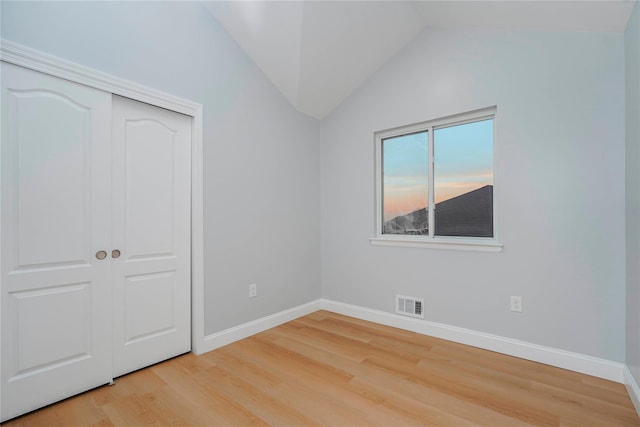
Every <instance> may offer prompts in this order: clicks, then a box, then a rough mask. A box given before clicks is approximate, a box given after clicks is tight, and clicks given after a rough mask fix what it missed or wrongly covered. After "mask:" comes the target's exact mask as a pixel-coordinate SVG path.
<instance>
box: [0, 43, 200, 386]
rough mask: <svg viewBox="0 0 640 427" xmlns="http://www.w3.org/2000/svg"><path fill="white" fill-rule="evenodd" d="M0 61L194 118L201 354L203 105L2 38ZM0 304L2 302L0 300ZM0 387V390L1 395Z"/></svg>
mask: <svg viewBox="0 0 640 427" xmlns="http://www.w3.org/2000/svg"><path fill="white" fill-rule="evenodd" d="M0 60H2V61H4V62H9V63H12V64H15V65H20V66H22V67H25V68H29V69H32V70H35V71H40V72H43V73H46V74H49V75H52V76H54V77H59V78H62V79H66V80H70V81H72V82H75V83H80V84H83V85H85V86H89V87H92V88H95V89H100V90H103V91H105V92H110V93H112V94H115V95H120V96H123V97H126V98H131V99H134V100H136V101H141V102H145V103H147V104H151V105H155V106H157V107H161V108H165V109H167V110H172V111H175V112H178V113H182V114H185V115H187V116H190V117H192V118H193V120H192V125H191V126H192V129H191V138H192V149H191V351H192V352H193V353H195V354H201V353H204V352H205V351H206V350H207V349H206V345H205V335H204V238H203V233H204V225H203V218H204V215H203V165H202V158H203V133H202V128H203V118H202V104H198V103H196V102H193V101H190V100H187V99H184V98H180V97H177V96H174V95H171V94H168V93H165V92H162V91H158V90H156V89H153V88H150V87H147V86H144V85H140V84H138V83H134V82H131V81H128V80H124V79H121V78H119V77H116V76H113V75H111V74H107V73H104V72H102V71H99V70H96V69H94V68H89V67H85V66H83V65H80V64H77V63H74V62H71V61H68V60H66V59H63V58H59V57H57V56H54V55H50V54H48V53H44V52H41V51H39V50H36V49H32V48H30V47H27V46H24V45H21V44H18V43H15V42H12V41H9V40H5V39H2V40H0ZM0 303H1V301H0ZM1 393H2V390H0V396H1Z"/></svg>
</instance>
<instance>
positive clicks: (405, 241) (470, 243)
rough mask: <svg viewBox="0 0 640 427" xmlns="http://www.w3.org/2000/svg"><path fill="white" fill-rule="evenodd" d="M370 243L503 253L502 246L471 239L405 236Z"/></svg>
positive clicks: (380, 238)
mask: <svg viewBox="0 0 640 427" xmlns="http://www.w3.org/2000/svg"><path fill="white" fill-rule="evenodd" d="M369 242H370V243H371V244H372V245H374V246H401V247H407V248H424V249H447V250H457V251H476V252H502V244H501V243H496V242H494V241H488V242H483V241H474V240H471V239H464V240H454V239H450V240H449V239H447V240H445V239H440V240H438V239H431V238H429V239H427V238H417V237H414V236H404V237H402V238H393V237H386V235H385V236H382V237H373V238H370V239H369Z"/></svg>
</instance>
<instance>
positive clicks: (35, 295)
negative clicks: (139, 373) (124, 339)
mask: <svg viewBox="0 0 640 427" xmlns="http://www.w3.org/2000/svg"><path fill="white" fill-rule="evenodd" d="M110 122H111V95H110V94H108V93H104V92H101V91H98V90H94V89H90V88H87V87H85V86H82V85H78V84H74V83H71V82H68V81H65V80H61V79H57V78H54V77H51V76H48V75H46V74H42V73H38V72H35V71H31V70H27V69H23V68H21V67H17V66H14V65H11V64H7V63H4V62H3V63H2V148H1V151H0V157H1V162H2V163H1V164H2V173H1V178H0V179H1V189H2V192H1V197H0V200H1V207H0V209H1V214H2V215H1V217H2V225H1V228H0V245H1V251H0V252H1V253H2V261H1V266H0V270H1V280H2V284H1V286H0V288H1V293H0V304H1V308H2V310H1V311H2V314H1V315H0V318H1V337H2V338H1V356H2V368H1V378H2V415H1V417H2V419H8V418H11V417H13V416H16V415H19V414H22V413H24V412H27V411H29V410H32V409H36V408H38V407H40V406H43V405H45V404H48V403H51V402H53V401H56V400H59V399H63V398H66V397H68V396H71V395H73V394H76V393H78V392H81V391H84V390H87V389H90V388H93V387H95V386H98V385H100V384H104V383H107V382H109V380H110V379H111V378H112V360H111V352H112V343H111V341H110V340H106V339H104V337H105V336H108V335H109V334H110V333H111V327H112V311H111V305H110V304H105V303H104V302H105V301H111V298H112V291H111V281H112V277H111V269H110V266H109V264H108V262H105V261H98V260H97V259H96V258H95V257H94V256H93V254H94V253H95V252H96V251H98V250H104V249H107V248H109V247H110V245H111V242H110V240H111V220H110V218H111V212H109V210H108V206H109V195H110V192H111V188H110V186H111V175H110Z"/></svg>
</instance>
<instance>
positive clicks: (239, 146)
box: [1, 1, 320, 334]
mask: <svg viewBox="0 0 640 427" xmlns="http://www.w3.org/2000/svg"><path fill="white" fill-rule="evenodd" d="M1 4H2V6H1V7H2V37H3V38H6V39H8V40H12V41H15V42H18V43H21V44H24V45H27V46H30V47H32V48H35V49H39V50H42V51H45V52H48V53H51V54H53V55H57V56H59V57H62V58H65V59H68V60H71V61H75V62H77V63H80V64H82V65H86V66H89V67H93V68H97V69H99V70H102V71H105V72H107V73H111V74H114V75H116V76H118V77H122V78H125V79H128V80H131V81H134V82H138V83H142V84H144V85H147V86H150V87H153V88H156V89H159V90H163V91H166V92H169V93H171V94H174V95H178V96H181V97H184V98H187V99H191V100H193V101H196V102H200V103H202V104H203V105H204V191H205V194H204V204H205V212H204V214H205V220H204V230H205V236H204V240H205V277H204V278H205V299H206V300H205V311H206V319H205V329H206V333H207V334H211V333H213V332H216V331H220V330H224V329H227V328H229V327H232V326H235V325H238V324H241V323H243V322H247V321H250V320H254V319H257V318H261V317H263V316H266V315H269V314H272V313H274V312H278V311H281V310H285V309H287V308H290V307H294V306H297V305H300V304H303V303H306V302H309V301H312V300H315V299H317V298H319V297H320V245H319V239H320V216H319V209H320V207H319V203H320V196H319V191H320V163H319V156H320V154H319V148H318V123H317V121H315V120H312V119H310V118H308V117H306V116H303V115H302V114H300V113H298V112H297V111H295V110H294V109H293V108H292V107H291V106H290V104H289V103H288V102H287V101H286V100H285V99H284V97H283V96H282V95H281V94H280V93H279V92H278V91H277V90H276V89H275V88H274V87H273V85H272V84H271V82H270V81H269V80H268V79H267V78H266V77H265V76H264V75H263V74H262V72H261V71H259V70H258V69H257V68H256V66H255V65H254V64H253V63H252V62H251V60H250V59H249V58H248V57H247V56H246V55H245V54H244V52H243V51H242V50H241V49H240V48H239V47H238V46H237V45H236V43H235V42H234V41H233V40H232V39H231V38H230V37H229V35H228V34H227V33H226V32H225V31H224V30H223V29H222V27H221V26H220V25H219V24H218V22H217V21H216V20H215V19H214V18H213V17H211V15H210V14H209V13H208V12H207V11H206V10H205V9H204V8H203V7H202V6H201V4H200V3H197V2H194V3H185V2H142V3H130V2H100V3H98V2H68V3H67V2H7V1H2V3H1ZM250 283H257V285H258V297H257V298H254V299H249V297H248V296H249V289H248V287H249V284H250Z"/></svg>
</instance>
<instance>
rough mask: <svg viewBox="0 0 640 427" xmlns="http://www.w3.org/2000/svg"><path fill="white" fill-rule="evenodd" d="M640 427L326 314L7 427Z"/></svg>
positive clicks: (514, 363) (436, 348)
mask: <svg viewBox="0 0 640 427" xmlns="http://www.w3.org/2000/svg"><path fill="white" fill-rule="evenodd" d="M164 425H167V426H168V425H172V426H175V425H184V426H189V425H192V426H250V425H251V426H267V425H271V426H320V425H322V426H344V425H350V426H422V425H430V426H519V427H522V426H532V425H533V426H546V425H548V426H581V427H584V426H640V418H639V417H638V414H637V413H636V412H635V409H634V407H633V404H632V403H631V400H630V399H629V396H628V394H627V392H626V389H625V387H624V386H623V385H622V384H617V383H614V382H611V381H606V380H603V379H601V378H594V377H590V376H587V375H583V374H580V373H576V372H571V371H566V370H563V369H558V368H554V367H551V366H547V365H542V364H539V363H535V362H531V361H527V360H523V359H518V358H514V357H510V356H506V355H502V354H498V353H494V352H491V351H487V350H482V349H478V348H474V347H469V346H465V345H462V344H457V343H453V342H449V341H445V340H441V339H437V338H433V337H428V336H424V335H420V334H417V333H414V332H410V331H404V330H400V329H396V328H391V327H387V326H384V325H379V324H374V323H370V322H367V321H364V320H360V319H353V318H350V317H347V316H343V315H340V314H336V313H331V312H328V311H317V312H315V313H312V314H310V315H307V316H304V317H302V318H299V319H296V320H293V321H291V322H288V323H286V324H284V325H281V326H278V327H276V328H273V329H270V330H268V331H265V332H263V333H260V334H257V335H254V336H252V337H249V338H246V339H244V340H240V341H238V342H235V343H233V344H230V345H228V346H225V347H223V348H220V349H217V350H214V351H212V352H209V353H207V354H204V355H201V356H195V355H193V354H186V355H183V356H179V357H177V358H174V359H171V360H168V361H165V362H162V363H159V364H157V365H154V366H151V367H149V368H146V369H143V370H140V371H137V372H134V373H131V374H129V375H126V376H123V377H121V378H118V379H117V380H116V384H115V385H114V386H110V387H108V386H105V387H100V388H97V389H95V390H91V391H89V392H86V393H83V394H81V395H79V396H75V397H72V398H70V399H66V400H64V401H62V402H59V403H57V404H55V405H51V406H48V407H46V408H43V409H40V410H38V411H34V412H32V413H30V414H27V415H24V416H22V417H19V418H16V419H13V420H10V421H8V422H6V423H4V424H3V426H25V427H31V426H46V427H57V426H60V427H63V426H64V427H68V426H96V427H119V426H164Z"/></svg>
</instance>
